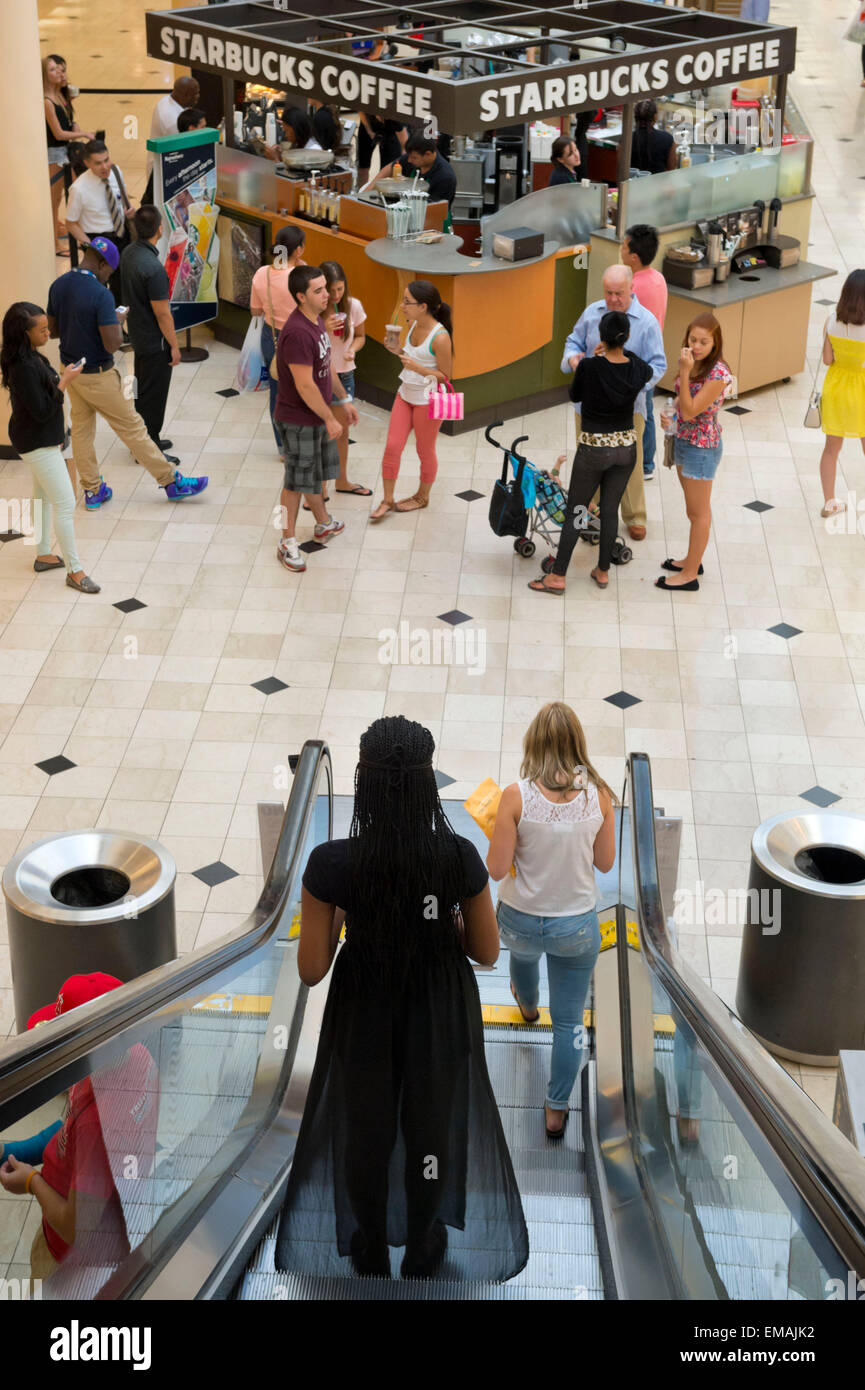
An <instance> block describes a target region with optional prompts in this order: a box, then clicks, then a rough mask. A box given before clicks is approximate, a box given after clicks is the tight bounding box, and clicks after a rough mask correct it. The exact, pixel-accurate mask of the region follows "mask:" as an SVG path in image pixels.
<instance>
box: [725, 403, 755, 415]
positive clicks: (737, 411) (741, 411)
mask: <svg viewBox="0 0 865 1390" xmlns="http://www.w3.org/2000/svg"><path fill="white" fill-rule="evenodd" d="M727 414H728V415H750V414H751V409H750V407H749V406H747V405H731V406H728V408H727Z"/></svg>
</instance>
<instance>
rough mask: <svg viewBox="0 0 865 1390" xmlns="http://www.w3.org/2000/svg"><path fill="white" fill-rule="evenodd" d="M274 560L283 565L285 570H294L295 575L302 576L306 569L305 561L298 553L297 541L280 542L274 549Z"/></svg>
mask: <svg viewBox="0 0 865 1390" xmlns="http://www.w3.org/2000/svg"><path fill="white" fill-rule="evenodd" d="M276 558H277V559H278V560H279V563H280V564H281V565H285V568H286V569H287V570H294V572H295V574H302V573H303V571H304V570H305V569H306V560H305V559H304V557H303V556H302V555H301V553H300V547H299V546H298V544H297V541H296V540H294V539H292V540H289V541H285V540H283V541H280V542H279V545H278V546H277V547H276Z"/></svg>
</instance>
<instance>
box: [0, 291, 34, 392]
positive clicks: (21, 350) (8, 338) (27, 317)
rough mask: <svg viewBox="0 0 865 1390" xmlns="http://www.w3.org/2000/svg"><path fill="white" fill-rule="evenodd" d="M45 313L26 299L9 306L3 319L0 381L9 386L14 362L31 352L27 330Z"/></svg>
mask: <svg viewBox="0 0 865 1390" xmlns="http://www.w3.org/2000/svg"><path fill="white" fill-rule="evenodd" d="M44 313H45V310H44V309H40V308H39V305H38V304H29V303H28V302H27V300H26V299H21V300H18V302H17V303H16V304H12V305H10V307H9V308H8V309H7V310H6V314H5V316H4V319H3V342H2V344H0V380H2V382H3V385H4V386H5V387H7V389H8V386H9V372H10V369H11V367H12V364H13V363H14V362H17V361H18V359H19V357H23V356H24V355H25V354H26V353H28V352H32V351H33V348H32V347H31V346H30V339H29V338H28V337H27V330H28V328H32V327H33V324H34V322H35V321H36V319H38V318H41V316H42V315H43V314H44Z"/></svg>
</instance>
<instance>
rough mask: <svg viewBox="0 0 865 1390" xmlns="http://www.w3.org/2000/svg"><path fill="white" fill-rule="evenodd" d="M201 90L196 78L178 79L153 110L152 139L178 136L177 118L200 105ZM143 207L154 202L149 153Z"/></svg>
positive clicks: (148, 153) (151, 157)
mask: <svg viewBox="0 0 865 1390" xmlns="http://www.w3.org/2000/svg"><path fill="white" fill-rule="evenodd" d="M200 94H201V88H200V87H199V85H198V83H197V82H196V80H195V78H194V77H178V79H177V81H176V82H175V84H174V86H173V87H172V89H171V91H170V92H166V94H165V96H164V97H160V98H159V100H158V102H157V103H156V105H155V107H154V108H153V119H152V121H151V122H150V139H151V140H158V139H159V137H160V136H161V135H176V134H177V117H178V116H179V115H180V113H181V111H186V110H187V109H188V108H189V107H190V106H197V105H198V98H199V96H200ZM141 202H142V205H144V204H145V203H152V202H153V155H152V154H151V152H150V150H148V151H147V187H146V188H145V190H144V197H143V198H142V200H141Z"/></svg>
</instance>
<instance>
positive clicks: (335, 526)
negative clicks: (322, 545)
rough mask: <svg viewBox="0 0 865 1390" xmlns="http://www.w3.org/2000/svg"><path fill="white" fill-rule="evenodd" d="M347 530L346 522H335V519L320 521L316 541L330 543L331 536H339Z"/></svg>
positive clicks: (316, 529) (316, 530) (316, 531)
mask: <svg viewBox="0 0 865 1390" xmlns="http://www.w3.org/2000/svg"><path fill="white" fill-rule="evenodd" d="M344 530H345V522H344V521H335V520H334V518H333V517H331V518H330V521H320V522H319V523H318V524H317V526H316V528H315V539H316V540H317V541H329V540H330V538H331V536H338V535H339V534H340V532H342V531H344Z"/></svg>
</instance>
